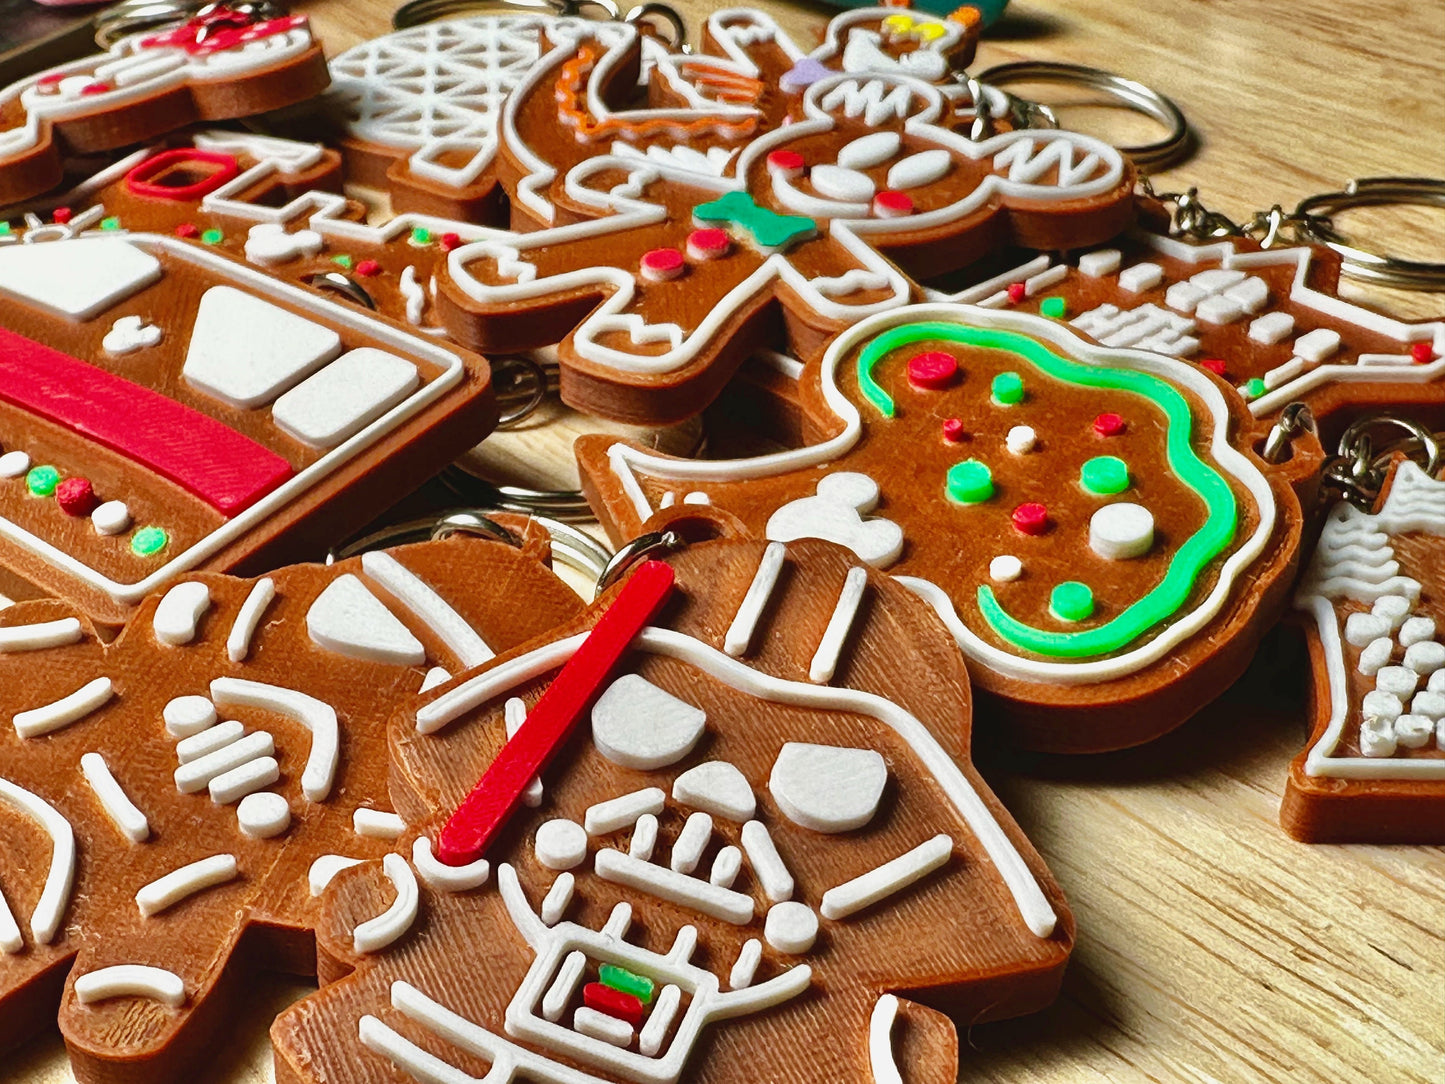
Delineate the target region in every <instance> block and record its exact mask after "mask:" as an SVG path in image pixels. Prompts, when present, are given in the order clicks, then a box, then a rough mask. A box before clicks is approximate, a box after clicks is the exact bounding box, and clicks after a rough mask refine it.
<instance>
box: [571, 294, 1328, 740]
mask: <svg viewBox="0 0 1445 1084" xmlns="http://www.w3.org/2000/svg"><path fill="white" fill-rule="evenodd" d="M776 383H777V384H779V385H785V386H787V387H788V389H789V390H790V391H791V392H792V393H793V395H794V396H795V400H794V401H795V402H796V403H797V404H798V405H799V406H800V407H801V411H802V413H803V415H804V419H803V428H804V429H805V430H806V431H807V432H808V433H811V434H814V435H813V436H812V440H813V443H810V444H807V445H805V446H804V447H801V448H793V449H791V450H788V451H783V452H777V453H771V454H768V455H763V456H758V457H754V458H751V459H741V460H731V461H713V462H708V461H696V462H683V461H680V460H676V459H671V458H668V457H665V456H659V455H655V454H649V453H647V452H645V451H642V450H641V449H638V448H634V447H630V446H628V445H626V444H625V443H621V442H614V441H600V440H592V439H590V438H583V439H582V440H581V441H579V442H578V445H577V451H578V458H579V463H580V466H581V470H582V476H583V482H584V489H585V490H586V491H587V493H588V495H589V498H590V499H591V500H592V501H593V503H594V507H595V509H596V511H597V512H598V514H599V517H600V518H601V519H602V521H603V523H604V524H606V525H607V528H608V530H609V531H610V532H616V534H617V536H618V537H633V536H634V535H635V534H636V533H637V532H638V531H641V530H647V529H651V527H652V526H653V525H654V523H655V522H656V521H655V520H654V517H655V516H664V517H665V516H666V515H668V514H669V513H668V512H667V511H666V510H665V509H667V508H669V507H670V506H671V505H673V504H675V503H676V502H677V501H678V500H679V494H681V493H692V494H697V496H694V498H693V499H694V500H706V501H708V502H709V503H710V504H711V505H712V506H713V507H715V508H717V509H719V510H720V511H722V512H724V513H729V514H731V515H733V516H735V517H736V518H737V519H738V520H739V521H741V522H742V523H743V524H744V525H745V527H746V529H747V530H748V531H749V532H751V533H753V534H755V535H756V536H764V537H767V538H772V539H778V540H789V539H792V538H796V537H801V536H812V537H823V538H828V539H830V540H832V541H835V542H838V543H840V544H842V545H846V546H848V547H849V548H850V549H852V550H853V551H854V552H855V553H858V554H859V555H860V556H862V557H864V559H866V560H870V561H873V562H876V564H877V566H878V567H881V568H886V569H887V570H888V571H890V572H891V573H894V574H896V575H899V576H900V578H903V579H904V581H905V582H906V583H908V584H909V585H910V586H911V587H912V588H913V589H914V590H915V591H917V592H918V593H919V594H920V595H922V596H923V597H924V598H925V599H928V600H929V601H930V602H931V603H932V604H933V605H934V606H935V607H936V608H937V610H938V612H939V614H940V616H941V617H942V618H943V620H944V621H945V623H947V625H948V626H949V628H950V629H951V630H952V632H953V633H954V635H955V637H956V638H957V640H958V642H959V645H960V647H962V649H963V651H964V653H965V655H967V656H968V659H969V662H970V665H971V673H972V675H973V680H974V686H975V688H976V689H980V690H982V691H984V692H986V693H987V694H989V695H990V696H991V697H993V698H995V700H996V701H997V706H998V707H1000V708H1001V709H1002V710H1003V712H1004V713H1005V714H1006V717H1007V723H1008V726H1007V734H1006V737H1007V739H1008V740H1010V741H1012V742H1014V743H1017V744H1020V745H1023V746H1025V747H1029V748H1036V749H1045V750H1051V751H1058V752H1086V751H1101V750H1106V749H1112V748H1121V747H1124V746H1128V745H1135V744H1138V743H1140V742H1144V741H1147V740H1149V739H1151V738H1153V737H1157V736H1158V735H1160V734H1162V733H1165V732H1166V731H1168V730H1170V729H1171V728H1173V727H1174V726H1176V725H1177V724H1178V723H1180V722H1182V721H1183V720H1184V719H1186V718H1188V717H1189V715H1191V714H1192V713H1193V712H1195V711H1197V710H1198V708H1199V707H1200V705H1202V704H1204V703H1206V702H1208V700H1209V699H1210V698H1211V696H1212V695H1213V694H1215V693H1217V692H1218V690H1220V689H1223V688H1224V687H1225V686H1226V685H1227V684H1228V682H1229V680H1231V679H1232V678H1233V677H1235V676H1237V675H1238V673H1239V672H1241V671H1242V670H1243V668H1244V666H1245V665H1246V663H1247V661H1248V659H1249V657H1250V656H1251V654H1252V653H1253V650H1254V646H1255V644H1256V643H1257V641H1258V638H1259V636H1260V635H1262V634H1263V632H1264V630H1265V629H1266V628H1267V627H1268V625H1269V623H1270V622H1271V621H1272V620H1273V618H1274V617H1275V616H1277V615H1278V613H1279V612H1280V611H1281V610H1282V608H1283V606H1284V603H1285V593H1286V591H1287V590H1288V583H1289V580H1290V578H1291V576H1292V575H1293V570H1294V567H1295V564H1296V561H1297V550H1298V547H1299V544H1300V542H1299V540H1300V534H1301V512H1300V506H1299V503H1298V501H1297V499H1296V498H1295V496H1294V493H1293V492H1292V491H1291V490H1290V489H1289V488H1288V486H1287V485H1286V482H1285V480H1284V478H1283V477H1281V476H1280V475H1279V474H1278V473H1276V472H1270V473H1268V474H1267V473H1266V472H1265V471H1264V470H1262V467H1261V464H1260V462H1259V461H1258V460H1257V459H1256V458H1255V457H1254V456H1253V454H1252V452H1251V451H1250V446H1251V443H1252V440H1253V438H1252V436H1251V435H1250V433H1249V431H1248V427H1247V424H1246V419H1247V416H1246V415H1244V413H1243V408H1242V404H1241V403H1240V402H1239V400H1238V399H1237V397H1235V396H1232V395H1231V394H1229V392H1228V389H1227V388H1225V387H1223V386H1222V385H1221V384H1219V383H1218V382H1217V381H1216V380H1215V378H1214V377H1213V375H1212V374H1209V373H1207V372H1203V371H1200V370H1198V369H1194V368H1192V367H1186V366H1182V365H1179V364H1178V363H1177V362H1175V361H1174V360H1172V359H1169V358H1166V357H1162V356H1161V355H1159V354H1154V353H1149V352H1145V351H1132V350H1123V349H1108V348H1101V347H1097V346H1093V345H1091V344H1088V343H1086V342H1084V341H1082V340H1081V339H1080V338H1079V337H1078V336H1077V335H1076V334H1074V332H1073V331H1072V330H1071V329H1070V328H1068V326H1067V325H1066V324H1064V323H1062V322H1060V321H1054V320H1047V319H1044V318H1041V317H1038V316H1035V315H1032V314H1026V313H1019V312H1011V311H1005V310H998V309H985V308H978V307H974V306H962V305H920V306H911V307H907V308H904V309H901V310H898V311H896V312H893V313H888V314H884V315H881V316H877V317H873V318H870V319H869V320H866V321H864V322H862V323H860V324H858V325H856V326H855V327H853V328H851V329H850V330H849V331H847V332H845V333H844V334H843V335H842V336H841V337H840V338H839V339H837V340H836V341H835V342H834V343H833V345H832V346H830V347H829V349H828V352H827V354H826V355H825V356H824V358H823V359H822V361H821V362H820V363H815V364H813V365H809V366H798V365H797V364H796V363H792V364H791V366H789V365H787V364H786V359H784V363H783V370H782V371H780V372H779V373H777V374H776ZM1307 458H1308V457H1307V456H1306V455H1304V454H1303V453H1302V454H1301V455H1299V456H1296V458H1295V461H1292V463H1291V464H1290V465H1289V466H1290V470H1291V471H1303V472H1306V473H1308V471H1309V470H1310V464H1309V463H1308V462H1307V461H1306V460H1307Z"/></svg>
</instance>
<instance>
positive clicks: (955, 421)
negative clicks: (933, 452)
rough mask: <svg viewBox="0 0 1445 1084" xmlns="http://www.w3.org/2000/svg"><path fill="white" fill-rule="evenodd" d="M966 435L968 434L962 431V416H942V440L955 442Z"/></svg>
mask: <svg viewBox="0 0 1445 1084" xmlns="http://www.w3.org/2000/svg"><path fill="white" fill-rule="evenodd" d="M967 435H968V434H967V433H965V432H964V431H963V419H962V418H944V419H943V439H944V440H946V441H948V442H949V443H950V444H957V443H958V442H959V441H961V440H963V438H964V437H966V436H967Z"/></svg>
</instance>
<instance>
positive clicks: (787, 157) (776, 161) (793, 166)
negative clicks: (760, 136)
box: [768, 151, 804, 173]
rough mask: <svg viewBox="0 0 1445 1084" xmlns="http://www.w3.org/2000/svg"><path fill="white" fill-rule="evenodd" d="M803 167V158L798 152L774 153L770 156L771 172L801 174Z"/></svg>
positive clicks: (769, 165)
mask: <svg viewBox="0 0 1445 1084" xmlns="http://www.w3.org/2000/svg"><path fill="white" fill-rule="evenodd" d="M803 166H804V162H803V156H802V155H801V154H799V153H798V152H797V151H773V153H772V154H770V155H768V168H769V169H771V170H780V171H782V172H783V173H801V172H802V171H803Z"/></svg>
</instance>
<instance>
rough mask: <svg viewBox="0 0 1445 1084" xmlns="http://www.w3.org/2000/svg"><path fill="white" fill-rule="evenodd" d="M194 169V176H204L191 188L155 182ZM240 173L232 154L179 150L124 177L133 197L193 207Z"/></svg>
mask: <svg viewBox="0 0 1445 1084" xmlns="http://www.w3.org/2000/svg"><path fill="white" fill-rule="evenodd" d="M186 166H189V167H191V169H190V172H191V173H193V174H194V173H200V174H202V176H201V177H200V178H199V179H198V180H194V181H192V182H191V183H190V184H179V185H178V184H160V183H158V182H157V180H156V178H158V177H161V176H163V175H164V174H165V173H166V172H167V171H168V170H171V169H175V168H177V167H186ZM240 172H241V167H240V164H239V163H238V162H237V161H236V159H235V158H234V157H233V156H232V155H229V154H218V153H216V152H215V151H201V150H195V149H193V148H191V147H180V148H177V149H176V150H170V151H162V152H161V153H160V154H157V155H153V156H152V157H150V158H147V159H146V160H145V161H144V162H142V163H141V164H140V165H138V166H136V167H135V169H133V170H131V171H130V172H129V173H127V174H126V175H125V187H126V189H127V190H128V191H129V192H130V194H131V195H133V196H143V197H145V198H147V199H163V200H171V201H173V202H175V203H193V202H195V201H196V200H199V199H200V198H201V197H203V196H206V195H209V194H210V193H211V192H214V191H215V190H216V189H218V188H220V187H221V186H222V185H223V184H225V183H226V182H227V181H230V180H233V179H235V177H236V175H237V174H239V173H240Z"/></svg>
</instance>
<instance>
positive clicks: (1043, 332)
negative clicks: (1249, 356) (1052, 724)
mask: <svg viewBox="0 0 1445 1084" xmlns="http://www.w3.org/2000/svg"><path fill="white" fill-rule="evenodd" d="M929 320H941V321H948V322H953V323H961V324H965V325H967V326H969V327H978V328H984V329H994V328H1001V329H1003V330H1006V331H1016V332H1020V333H1022V334H1025V335H1030V336H1032V337H1033V338H1036V339H1039V340H1040V341H1042V342H1045V343H1049V344H1051V345H1053V346H1055V347H1057V348H1059V349H1060V350H1062V351H1063V352H1064V353H1065V354H1066V355H1067V356H1068V357H1069V358H1070V359H1072V360H1073V361H1076V362H1078V363H1079V364H1082V365H1094V366H1109V367H1113V368H1125V369H1132V370H1135V371H1138V372H1144V373H1150V374H1153V375H1155V376H1158V377H1160V378H1161V379H1163V380H1165V381H1167V382H1169V383H1172V384H1178V385H1182V386H1183V387H1185V388H1187V389H1188V390H1189V391H1191V392H1193V393H1194V394H1195V395H1197V396H1198V397H1199V399H1200V400H1201V401H1202V402H1203V404H1204V406H1205V407H1206V409H1207V410H1208V412H1209V415H1210V417H1211V418H1212V419H1213V422H1214V426H1213V432H1212V434H1211V438H1210V452H1211V453H1212V454H1213V456H1214V459H1215V461H1216V463H1217V464H1218V465H1219V469H1220V470H1221V471H1222V472H1223V473H1225V474H1227V475H1229V476H1230V477H1232V478H1234V479H1236V480H1237V481H1238V482H1239V483H1240V484H1241V485H1243V486H1244V488H1245V489H1246V490H1248V492H1249V494H1250V496H1251V497H1252V498H1253V499H1254V502H1255V505H1256V507H1257V508H1258V510H1259V525H1258V526H1257V527H1256V528H1255V531H1254V533H1253V534H1252V535H1251V536H1250V537H1249V539H1248V540H1246V541H1245V542H1244V543H1243V544H1242V545H1240V546H1239V548H1238V549H1236V550H1235V552H1234V553H1233V554H1231V555H1230V557H1229V558H1228V559H1227V560H1226V561H1225V563H1224V565H1223V567H1221V569H1220V570H1219V577H1218V581H1217V582H1216V584H1215V587H1214V589H1213V590H1212V591H1211V592H1210V593H1209V595H1208V596H1206V597H1205V598H1204V599H1203V600H1202V601H1201V602H1200V603H1199V605H1198V606H1197V607H1196V608H1195V609H1194V610H1192V611H1190V613H1189V614H1187V615H1186V616H1184V617H1181V618H1179V619H1178V620H1176V621H1174V622H1173V623H1172V624H1171V625H1170V626H1169V627H1168V629H1167V630H1165V631H1164V632H1162V633H1161V634H1160V635H1158V636H1157V637H1155V638H1154V639H1153V640H1151V641H1150V642H1149V643H1147V644H1145V645H1144V646H1143V647H1139V648H1135V649H1134V650H1133V651H1129V652H1126V653H1124V654H1122V655H1116V656H1114V657H1112V658H1108V659H1097V660H1094V661H1091V662H1055V661H1042V660H1038V659H1031V658H1025V657H1023V656H1021V655H1016V654H1014V653H1013V652H1011V651H1008V650H1005V649H1002V648H999V647H996V646H994V645H993V644H991V643H988V642H987V641H985V640H984V639H982V638H981V637H980V636H979V635H978V634H977V633H975V632H973V631H972V630H971V629H969V628H968V627H967V626H966V625H964V624H963V621H962V620H961V619H960V618H959V616H958V612H957V610H956V609H955V608H954V605H953V602H952V600H951V599H950V598H949V596H948V594H947V593H946V592H944V591H943V589H942V588H940V587H938V586H937V585H936V584H933V583H931V582H930V581H928V580H924V579H919V578H916V577H911V576H895V577H894V578H895V579H896V580H898V582H899V583H901V584H903V585H904V586H905V587H907V588H908V589H909V590H911V591H913V592H914V594H917V595H919V596H921V597H922V598H923V599H924V600H925V601H926V602H928V603H930V604H931V605H932V606H933V607H934V609H935V610H937V611H938V613H939V616H940V617H941V618H942V619H943V621H944V623H945V624H946V625H948V627H949V631H950V632H952V633H953V636H954V639H955V640H957V641H958V644H959V647H960V648H962V649H963V652H964V654H965V655H967V656H968V657H969V658H970V659H973V660H974V661H976V662H979V663H982V664H983V665H985V666H987V667H989V668H991V669H993V670H995V671H997V672H999V673H1000V674H1003V675H1005V676H1008V677H1017V678H1021V679H1023V680H1026V681H1047V682H1053V683H1057V684H1084V683H1092V682H1103V681H1111V680H1113V679H1115V678H1118V677H1123V676H1124V675H1126V674H1130V673H1133V672H1135V671H1137V670H1140V669H1142V668H1143V667H1145V666H1148V665H1150V664H1151V663H1154V662H1156V661H1158V660H1159V659H1161V658H1163V657H1164V656H1166V655H1167V654H1168V653H1169V652H1170V651H1172V650H1173V649H1174V648H1175V647H1176V646H1177V645H1178V644H1180V643H1182V642H1183V641H1184V640H1186V639H1188V638H1189V637H1190V636H1193V635H1194V634H1195V633H1196V632H1198V630H1199V629H1201V628H1203V627H1204V626H1205V625H1207V624H1208V623H1209V622H1210V621H1212V620H1213V619H1214V617H1215V615H1216V614H1218V613H1219V612H1220V610H1221V609H1223V607H1224V605H1225V604H1226V603H1227V602H1228V601H1229V598H1230V595H1231V593H1232V591H1233V587H1234V583H1235V580H1236V579H1237V578H1238V577H1239V576H1241V575H1243V574H1244V572H1245V571H1246V570H1247V569H1248V568H1249V566H1250V565H1251V564H1253V563H1254V560H1255V559H1256V558H1257V557H1258V556H1259V555H1260V554H1261V553H1262V552H1263V551H1264V547H1265V545H1266V544H1267V543H1268V541H1269V538H1270V536H1271V535H1272V534H1273V533H1274V526H1275V521H1276V518H1277V516H1278V509H1277V507H1276V504H1275V499H1274V492H1273V490H1271V489H1270V486H1269V481H1268V479H1267V478H1266V477H1265V476H1264V473H1263V472H1262V471H1260V469H1259V468H1258V467H1256V466H1255V465H1254V463H1253V462H1252V461H1251V460H1250V459H1249V457H1248V456H1246V455H1244V454H1243V453H1242V452H1239V451H1237V450H1235V448H1234V447H1233V446H1232V445H1231V444H1230V442H1229V438H1230V429H1231V426H1230V414H1229V405H1228V404H1227V403H1226V402H1225V398H1224V393H1223V392H1221V391H1220V390H1219V388H1218V386H1217V385H1215V384H1214V383H1213V382H1212V381H1211V380H1210V378H1209V375H1208V374H1207V373H1205V372H1203V371H1202V370H1198V369H1195V368H1192V367H1189V366H1184V365H1180V364H1179V363H1178V362H1177V361H1175V360H1174V359H1172V358H1167V357H1165V356H1163V355H1162V354H1155V353H1151V352H1149V351H1144V350H1129V349H1121V348H1111V347H1102V346H1095V345H1093V344H1092V343H1087V342H1084V341H1083V340H1081V339H1080V338H1079V337H1078V336H1077V335H1076V334H1074V333H1073V332H1072V331H1070V330H1069V328H1068V327H1067V326H1066V325H1062V324H1060V323H1058V322H1057V321H1054V320H1047V319H1045V318H1043V317H1040V316H1034V315H1032V314H1030V313H1024V312H1013V311H999V310H995V309H986V308H982V307H979V306H977V305H961V304H950V303H932V304H922V305H909V306H907V307H905V308H901V309H895V310H894V311H893V312H890V313H884V314H882V315H879V316H876V317H872V318H870V319H868V320H865V321H863V322H861V323H858V324H855V325H854V326H853V327H851V328H849V329H848V330H847V331H845V332H843V334H841V335H840V336H839V337H838V338H836V339H835V340H834V341H833V343H832V345H831V346H829V347H828V350H827V353H825V354H824V355H823V362H822V368H821V372H820V373H819V384H820V391H821V393H822V397H823V401H824V403H825V404H826V405H827V406H828V408H829V409H830V410H831V411H832V412H833V415H834V417H835V418H836V419H837V420H838V421H841V422H842V423H843V425H842V429H841V431H840V432H839V433H838V434H837V435H836V436H833V437H830V438H829V439H828V440H825V441H823V442H822V443H820V444H814V445H810V446H808V447H804V448H794V449H791V450H789V451H785V452H771V453H769V454H767V455H760V456H753V457H751V458H747V459H734V460H680V459H670V458H667V457H664V456H660V455H656V454H654V453H651V452H645V451H638V450H636V449H633V448H630V447H628V446H627V445H625V444H621V443H618V444H614V445H612V446H611V447H609V448H608V450H607V454H608V458H609V460H610V462H611V464H612V468H613V471H614V472H616V473H617V475H618V478H619V480H621V481H622V482H623V488H624V490H625V491H629V492H631V491H635V496H634V505H635V510H636V512H637V514H638V517H639V519H640V520H641V521H643V522H646V521H647V520H648V519H650V518H651V516H652V514H653V509H652V506H651V505H650V504H648V503H647V501H646V499H645V496H644V495H643V494H642V489H641V486H640V484H639V483H638V482H637V479H636V477H635V476H634V477H630V479H629V476H631V475H632V472H633V471H634V470H638V469H643V470H645V471H646V472H647V474H648V475H650V476H652V477H655V478H658V479H661V480H664V481H668V482H677V483H682V484H691V483H696V482H737V481H743V480H746V479H750V478H768V477H772V476H774V475H779V474H784V473H790V472H792V471H797V470H802V469H804V468H806V467H813V466H817V465H820V464H824V463H828V462H831V461H832V460H835V459H838V458H840V457H842V456H843V455H844V454H846V453H847V452H848V451H849V450H850V449H852V448H853V446H854V445H855V444H857V443H858V440H859V438H860V437H861V435H862V432H863V423H862V416H861V415H860V414H859V411H858V408H857V407H856V406H854V405H853V403H852V402H850V401H849V400H848V399H847V398H846V397H845V396H844V395H843V392H842V391H841V389H840V388H839V386H838V366H839V365H840V364H841V363H842V362H843V360H844V359H845V358H846V357H847V355H848V354H849V353H850V351H852V350H853V349H854V348H855V347H857V346H859V345H860V344H861V343H863V342H864V341H865V340H867V339H870V338H872V337H873V336H875V335H878V334H879V333H881V332H883V331H885V330H887V329H888V328H890V327H892V326H895V325H898V324H906V323H914V322H922V321H929ZM1442 327H1445V325H1442ZM623 471H625V472H626V474H624V473H622V472H623ZM628 480H630V482H631V485H630V487H629V486H628ZM638 498H641V500H640V503H639V501H638Z"/></svg>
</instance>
